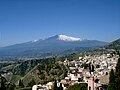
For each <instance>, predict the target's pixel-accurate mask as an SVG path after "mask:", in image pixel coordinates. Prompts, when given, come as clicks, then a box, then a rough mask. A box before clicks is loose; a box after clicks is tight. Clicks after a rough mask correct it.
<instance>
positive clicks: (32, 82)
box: [27, 79, 36, 87]
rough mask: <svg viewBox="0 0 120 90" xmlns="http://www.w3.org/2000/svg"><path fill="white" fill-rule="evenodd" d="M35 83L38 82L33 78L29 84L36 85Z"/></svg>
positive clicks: (30, 85)
mask: <svg viewBox="0 0 120 90" xmlns="http://www.w3.org/2000/svg"><path fill="white" fill-rule="evenodd" d="M35 84H36V83H35V80H34V79H32V80H31V81H30V82H29V83H28V85H27V86H29V87H32V86H33V85H35Z"/></svg>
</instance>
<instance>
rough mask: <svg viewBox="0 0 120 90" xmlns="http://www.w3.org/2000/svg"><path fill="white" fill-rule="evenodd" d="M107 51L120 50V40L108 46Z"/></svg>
mask: <svg viewBox="0 0 120 90" xmlns="http://www.w3.org/2000/svg"><path fill="white" fill-rule="evenodd" d="M106 48H107V49H119V50H120V39H117V40H115V41H113V42H111V43H110V44H108V45H107V46H106Z"/></svg>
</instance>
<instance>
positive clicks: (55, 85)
mask: <svg viewBox="0 0 120 90" xmlns="http://www.w3.org/2000/svg"><path fill="white" fill-rule="evenodd" d="M52 90H58V87H57V81H56V80H55V81H54V86H53V89H52Z"/></svg>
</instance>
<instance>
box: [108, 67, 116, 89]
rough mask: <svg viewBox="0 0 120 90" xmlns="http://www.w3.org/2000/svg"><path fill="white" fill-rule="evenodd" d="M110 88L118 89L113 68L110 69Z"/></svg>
mask: <svg viewBox="0 0 120 90" xmlns="http://www.w3.org/2000/svg"><path fill="white" fill-rule="evenodd" d="M108 90H116V89H115V74H114V70H113V69H111V71H110V76H109V85H108Z"/></svg>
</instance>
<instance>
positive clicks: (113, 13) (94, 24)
mask: <svg viewBox="0 0 120 90" xmlns="http://www.w3.org/2000/svg"><path fill="white" fill-rule="evenodd" d="M57 34H65V35H70V36H74V37H80V38H86V39H96V40H101V41H108V42H110V41H113V40H115V39H117V38H120V0H0V47H1V46H6V45H11V44H15V43H21V42H26V41H31V40H34V39H43V38H47V37H50V36H54V35H57Z"/></svg>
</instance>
